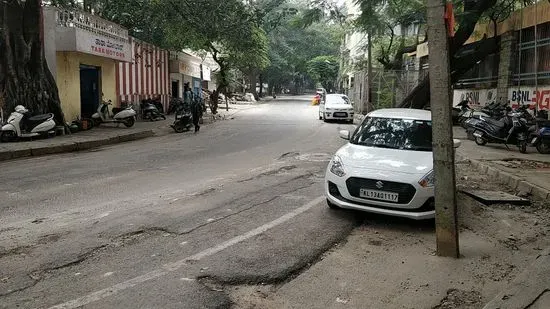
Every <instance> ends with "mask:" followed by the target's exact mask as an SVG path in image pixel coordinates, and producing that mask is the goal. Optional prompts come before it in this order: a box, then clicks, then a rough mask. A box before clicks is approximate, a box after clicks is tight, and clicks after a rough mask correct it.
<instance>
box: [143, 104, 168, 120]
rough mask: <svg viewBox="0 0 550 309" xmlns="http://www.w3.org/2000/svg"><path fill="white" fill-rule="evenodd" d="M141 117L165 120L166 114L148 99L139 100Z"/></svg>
mask: <svg viewBox="0 0 550 309" xmlns="http://www.w3.org/2000/svg"><path fill="white" fill-rule="evenodd" d="M141 117H142V119H149V120H151V121H157V120H161V119H162V120H166V116H164V114H163V113H161V112H160V111H159V110H158V108H157V106H156V105H155V104H153V103H152V102H151V101H150V100H143V101H141Z"/></svg>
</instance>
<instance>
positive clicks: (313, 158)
mask: <svg viewBox="0 0 550 309" xmlns="http://www.w3.org/2000/svg"><path fill="white" fill-rule="evenodd" d="M331 158H332V155H330V154H328V153H306V154H302V155H298V156H296V159H298V160H300V161H310V162H328V161H330V159H331Z"/></svg>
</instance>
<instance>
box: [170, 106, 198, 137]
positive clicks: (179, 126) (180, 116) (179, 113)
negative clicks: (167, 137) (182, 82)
mask: <svg viewBox="0 0 550 309" xmlns="http://www.w3.org/2000/svg"><path fill="white" fill-rule="evenodd" d="M170 126H171V127H172V129H174V131H176V133H183V132H185V131H189V130H191V127H193V114H192V113H191V106H189V105H188V104H184V103H183V102H181V104H179V105H178V106H177V107H176V112H175V117H174V123H173V124H171V125H170Z"/></svg>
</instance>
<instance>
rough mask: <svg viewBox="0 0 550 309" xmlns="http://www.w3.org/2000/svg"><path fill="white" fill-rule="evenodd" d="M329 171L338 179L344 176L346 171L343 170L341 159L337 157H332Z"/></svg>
mask: <svg viewBox="0 0 550 309" xmlns="http://www.w3.org/2000/svg"><path fill="white" fill-rule="evenodd" d="M329 170H330V172H331V173H333V174H334V175H336V176H338V177H344V176H346V171H345V170H344V164H342V159H340V157H339V156H334V157H333V158H332V160H331V161H330V165H329Z"/></svg>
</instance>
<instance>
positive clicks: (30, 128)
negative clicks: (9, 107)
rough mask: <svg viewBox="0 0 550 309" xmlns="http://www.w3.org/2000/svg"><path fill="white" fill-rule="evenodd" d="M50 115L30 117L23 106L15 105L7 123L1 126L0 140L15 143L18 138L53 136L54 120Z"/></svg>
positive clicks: (29, 113)
mask: <svg viewBox="0 0 550 309" xmlns="http://www.w3.org/2000/svg"><path fill="white" fill-rule="evenodd" d="M53 118H54V116H53V114H52V113H49V114H43V115H37V116H32V117H31V112H30V111H29V110H28V109H27V108H25V107H24V106H23V105H17V106H16V107H15V111H14V112H13V113H11V115H10V117H9V118H8V122H7V123H6V124H5V125H4V126H2V131H1V133H0V140H1V141H2V142H9V141H16V140H18V139H19V138H32V137H37V136H43V137H47V136H49V135H54V134H55V131H54V128H55V120H54V119H53Z"/></svg>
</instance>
